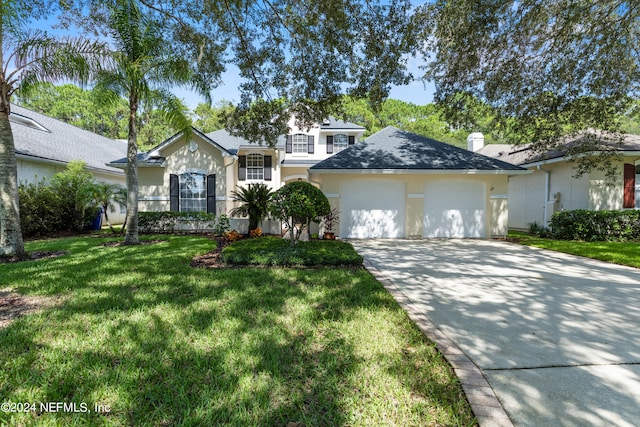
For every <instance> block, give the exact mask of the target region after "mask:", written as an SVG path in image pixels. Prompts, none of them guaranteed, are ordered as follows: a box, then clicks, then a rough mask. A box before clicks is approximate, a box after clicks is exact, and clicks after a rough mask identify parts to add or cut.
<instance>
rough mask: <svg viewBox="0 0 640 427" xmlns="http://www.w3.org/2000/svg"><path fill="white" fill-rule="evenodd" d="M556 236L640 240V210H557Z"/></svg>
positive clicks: (553, 224) (553, 219)
mask: <svg viewBox="0 0 640 427" xmlns="http://www.w3.org/2000/svg"><path fill="white" fill-rule="evenodd" d="M550 227H551V234H552V236H553V238H555V239H561V240H584V241H607V240H616V241H625V240H639V239H640V211H636V210H625V211H589V210H574V211H562V212H556V213H555V214H553V216H552V217H551V222H550Z"/></svg>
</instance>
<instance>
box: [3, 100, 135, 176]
mask: <svg viewBox="0 0 640 427" xmlns="http://www.w3.org/2000/svg"><path fill="white" fill-rule="evenodd" d="M9 118H10V121H11V130H12V131H13V138H14V142H15V146H16V154H17V155H19V156H26V157H30V158H33V159H42V160H53V161H56V162H62V163H68V162H70V161H71V160H83V161H84V162H86V164H87V167H89V168H90V169H94V170H100V171H106V172H111V173H116V174H120V175H121V174H123V171H122V170H121V169H117V168H114V167H111V166H107V165H106V163H107V162H109V161H110V160H112V159H115V158H119V157H122V156H126V153H127V144H126V142H122V141H117V140H113V139H109V138H105V137H103V136H100V135H97V134H95V133H93V132H89V131H86V130H84V129H80V128H78V127H75V126H73V125H70V124H68V123H65V122H63V121H60V120H57V119H54V118H51V117H48V116H45V115H43V114H40V113H36V112H35V111H32V110H29V109H27V108H23V107H19V106H17V105H13V104H12V105H11V116H10V117H9Z"/></svg>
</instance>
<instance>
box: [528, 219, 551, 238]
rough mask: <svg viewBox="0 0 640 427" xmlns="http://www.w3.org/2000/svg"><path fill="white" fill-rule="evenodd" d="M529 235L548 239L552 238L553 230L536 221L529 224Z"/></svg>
mask: <svg viewBox="0 0 640 427" xmlns="http://www.w3.org/2000/svg"><path fill="white" fill-rule="evenodd" d="M529 234H530V235H531V236H536V237H543V238H547V237H551V230H549V229H548V228H547V227H544V226H542V225H540V224H538V223H537V222H535V221H534V222H532V223H531V224H529Z"/></svg>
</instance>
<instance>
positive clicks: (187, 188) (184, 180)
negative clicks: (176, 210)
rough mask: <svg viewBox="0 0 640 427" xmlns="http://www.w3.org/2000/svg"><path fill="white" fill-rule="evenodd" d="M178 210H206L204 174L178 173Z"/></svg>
mask: <svg viewBox="0 0 640 427" xmlns="http://www.w3.org/2000/svg"><path fill="white" fill-rule="evenodd" d="M179 178H180V181H179V182H180V212H206V211H207V187H206V176H205V175H204V174H201V173H195V172H186V173H183V174H181V175H180V177H179Z"/></svg>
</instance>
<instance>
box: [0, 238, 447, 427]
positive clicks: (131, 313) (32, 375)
mask: <svg viewBox="0 0 640 427" xmlns="http://www.w3.org/2000/svg"><path fill="white" fill-rule="evenodd" d="M88 241H89V240H87V242H88ZM87 242H81V243H78V242H74V249H73V250H72V252H73V253H72V255H70V256H69V257H68V258H67V257H65V258H66V259H57V260H49V261H42V262H41V263H40V264H38V266H37V268H32V266H28V265H23V269H24V270H26V273H25V272H24V271H23V272H22V273H21V274H18V273H19V269H18V267H14V266H9V267H10V268H13V269H14V270H12V272H13V273H14V274H15V279H13V280H10V281H9V282H10V283H9V284H8V285H9V286H12V287H13V288H15V289H16V290H18V291H19V292H21V293H36V292H37V293H44V294H60V293H68V294H69V295H70V297H69V298H68V300H67V302H66V303H65V304H64V306H62V307H60V308H57V309H55V310H49V311H47V312H43V313H40V314H38V315H34V316H30V317H28V318H22V319H20V320H19V321H17V322H15V323H14V324H12V325H11V326H10V327H8V328H6V329H4V330H0V360H2V361H4V362H3V369H2V370H1V371H2V373H1V374H0V396H3V398H4V399H5V400H9V401H15V402H17V401H33V400H35V401H41V402H67V403H76V404H80V403H82V402H84V403H87V404H88V406H89V408H90V409H93V405H94V404H100V405H109V407H110V412H109V413H103V414H96V413H93V411H92V413H88V414H77V413H75V414H74V413H68V412H58V413H43V414H38V413H31V414H27V415H24V414H21V415H17V414H14V415H15V416H16V417H17V418H10V417H11V415H12V414H8V413H0V424H3V423H9V424H11V423H12V422H16V421H17V422H24V421H27V423H28V422H31V421H33V420H45V419H46V421H48V422H52V423H54V424H55V423H57V424H59V425H64V424H67V423H70V422H75V421H78V420H79V418H81V419H83V420H90V421H91V422H93V423H95V422H105V423H114V424H116V425H174V424H202V425H204V424H208V425H213V424H221V423H225V424H231V425H249V424H253V425H255V424H262V425H287V424H288V423H301V424H300V425H333V424H335V425H341V424H345V423H348V422H350V421H351V422H352V421H353V419H348V418H347V413H348V412H349V408H347V405H349V403H348V402H347V401H348V400H349V399H350V398H352V395H353V394H354V393H355V392H356V391H359V389H360V388H361V387H362V386H363V384H364V383H366V382H367V378H357V377H354V367H355V366H357V365H362V364H365V363H368V362H367V361H365V360H364V359H363V357H362V356H360V355H358V354H357V352H356V351H355V349H354V347H353V345H352V344H351V343H350V341H349V340H348V339H347V338H346V337H345V336H344V332H343V331H341V329H340V327H341V326H339V324H340V323H344V322H348V321H349V319H351V318H352V317H353V316H354V313H355V312H357V311H358V310H361V309H364V308H368V309H372V308H373V309H376V308H378V309H381V310H390V311H394V310H396V311H398V312H399V309H398V308H397V306H396V304H395V302H394V301H393V299H392V298H391V297H390V296H389V295H388V294H387V293H386V292H385V291H384V289H383V288H382V287H381V286H380V285H379V284H378V283H377V282H375V281H374V280H371V278H370V276H369V275H368V273H366V272H364V271H354V270H351V271H349V270H336V269H331V270H329V269H328V270H314V271H304V270H278V269H273V270H271V269H247V270H243V271H242V272H239V271H237V270H217V271H211V270H201V269H193V268H191V267H190V266H189V263H190V260H191V258H192V257H193V254H194V253H204V252H206V251H207V246H208V245H210V244H211V242H210V241H207V240H206V239H198V238H184V237H183V238H179V239H169V241H168V242H166V243H160V244H157V245H151V246H148V247H145V248H142V247H119V248H108V247H103V246H99V243H100V241H98V242H97V243H96V242H94V245H90V244H88V243H87ZM184 248H188V249H186V250H185V249H184ZM5 267H6V266H2V267H1V268H3V269H5ZM5 277H11V276H5ZM398 316H400V317H402V316H403V314H399V315H398ZM336 325H338V326H336ZM414 329H415V328H414ZM399 333H401V332H399ZM381 362H382V364H383V365H385V366H387V365H389V366H390V367H389V368H388V369H389V370H390V371H392V372H396V371H395V370H396V369H400V368H397V367H393V364H392V362H390V361H386V360H382V361H381ZM411 374H412V373H408V375H411ZM450 386H451V385H450V384H442V387H450ZM410 387H411V393H413V394H415V395H419V394H420V393H424V391H420V390H419V385H418V384H413V383H412V384H411V385H410ZM362 393H363V395H366V393H367V391H366V390H364V391H362ZM379 398H382V399H383V400H384V397H379ZM389 404H390V405H391V408H390V409H389V410H390V411H392V410H393V403H389ZM451 405H455V402H451ZM352 409H353V408H351V410H352ZM427 415H428V414H427ZM22 416H24V418H20V417H22ZM103 417H106V418H103ZM107 419H108V421H107ZM293 425H296V424H293Z"/></svg>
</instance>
